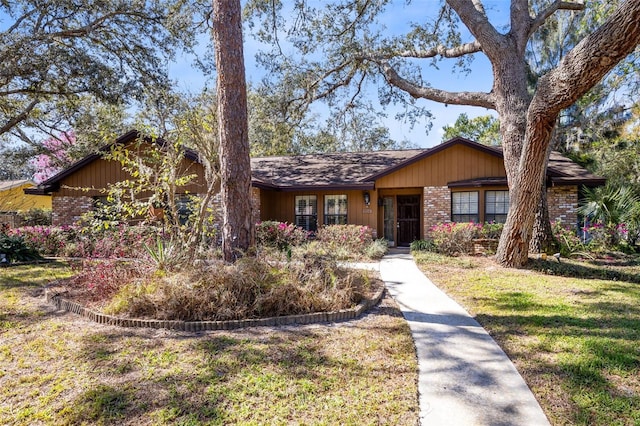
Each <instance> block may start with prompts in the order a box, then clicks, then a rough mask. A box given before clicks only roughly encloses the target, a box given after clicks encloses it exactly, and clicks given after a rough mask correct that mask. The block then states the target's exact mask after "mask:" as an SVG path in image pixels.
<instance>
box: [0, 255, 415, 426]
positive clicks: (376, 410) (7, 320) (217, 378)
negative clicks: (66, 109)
mask: <svg viewBox="0 0 640 426" xmlns="http://www.w3.org/2000/svg"><path fill="white" fill-rule="evenodd" d="M71 274H72V271H71V270H70V268H68V266H67V265H65V264H62V263H53V264H48V265H32V266H19V267H10V268H2V269H0V424H12V425H32V424H46V425H63V424H104V425H110V424H117V425H120V424H124V425H140V424H143V425H144V424H152V425H174V424H182V425H201V424H202V425H204V424H207V425H218V424H219V425H223V424H224V425H229V424H243V425H244V424H248V425H251V424H255V425H257V424H276V425H279V424H316V425H332V424H345V425H373V424H376V425H377V424H391V425H415V424H416V423H417V419H418V401H417V363H416V359H415V348H414V345H413V340H412V339H411V335H410V332H409V329H408V327H407V325H406V323H405V321H404V320H403V319H402V317H401V316H400V313H399V311H398V309H397V307H396V306H395V305H394V304H393V302H392V301H391V300H390V299H388V298H385V299H383V302H382V303H381V305H379V306H378V307H377V308H375V309H374V310H372V311H371V312H369V313H368V314H366V315H365V316H364V317H362V318H361V319H359V320H355V321H349V322H344V323H338V324H321V325H308V326H296V327H282V328H250V329H245V330H239V331H235V332H222V331H221V332H207V333H185V332H170V331H166V330H146V329H122V328H116V327H112V326H104V325H99V324H95V323H91V322H89V321H87V320H84V319H82V318H80V317H78V316H75V315H73V314H70V313H63V312H57V311H55V309H54V308H52V307H51V306H49V305H47V304H46V303H45V302H44V299H43V285H45V284H47V283H48V282H50V281H52V280H54V279H60V278H64V277H68V276H69V275H71Z"/></svg>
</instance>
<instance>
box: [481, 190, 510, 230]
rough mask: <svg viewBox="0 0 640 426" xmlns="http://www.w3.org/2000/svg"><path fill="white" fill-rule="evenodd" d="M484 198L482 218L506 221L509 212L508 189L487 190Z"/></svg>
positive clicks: (497, 221)
mask: <svg viewBox="0 0 640 426" xmlns="http://www.w3.org/2000/svg"><path fill="white" fill-rule="evenodd" d="M484 199H485V203H484V210H485V213H484V220H485V221H486V222H496V223H504V222H506V220H507V213H508V212H509V191H487V192H485V196H484Z"/></svg>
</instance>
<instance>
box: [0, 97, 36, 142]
mask: <svg viewBox="0 0 640 426" xmlns="http://www.w3.org/2000/svg"><path fill="white" fill-rule="evenodd" d="M39 102H40V101H39V100H38V99H35V100H33V101H31V103H30V104H29V105H27V107H26V108H25V109H24V110H23V111H22V112H21V113H20V114H18V115H16V116H14V117H13V118H12V119H10V120H9V121H7V122H6V123H5V124H4V126H2V127H0V135H4V134H5V133H7V132H8V131H9V130H11V129H12V128H13V127H14V126H15V125H16V124H18V123H20V122H21V121H24V120H26V119H27V117H28V116H29V114H30V113H31V111H33V109H34V108H35V107H36V105H38V103H39Z"/></svg>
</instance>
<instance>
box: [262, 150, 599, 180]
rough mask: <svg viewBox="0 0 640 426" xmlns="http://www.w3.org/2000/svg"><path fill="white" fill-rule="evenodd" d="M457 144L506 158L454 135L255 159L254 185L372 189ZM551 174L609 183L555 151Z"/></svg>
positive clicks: (500, 152) (555, 176)
mask: <svg viewBox="0 0 640 426" xmlns="http://www.w3.org/2000/svg"><path fill="white" fill-rule="evenodd" d="M455 144H463V145H466V146H469V147H471V148H474V149H477V150H478V151H481V152H484V153H486V154H489V155H495V156H499V157H502V148H501V147H488V146H486V145H481V144H479V143H476V142H473V141H470V140H467V139H464V138H454V139H452V140H450V141H447V142H445V143H442V144H440V145H437V146H435V147H433V148H426V149H408V150H398V151H374V152H342V153H327V154H313V155H300V156H291V157H261V158H252V159H251V169H252V170H251V173H252V176H253V183H254V185H255V186H257V187H261V188H264V189H279V190H282V191H293V190H304V189H331V188H338V187H339V188H343V189H358V188H369V189H371V188H373V185H374V182H375V180H377V179H379V178H381V177H382V176H385V175H387V174H389V173H392V172H394V171H396V170H399V169H401V168H403V167H406V166H407V165H409V164H412V163H414V162H416V161H419V160H420V159H422V158H426V157H428V156H431V155H433V154H435V153H437V152H440V151H442V150H444V149H447V148H448V147H450V146H452V145H455ZM547 176H548V178H549V179H551V183H553V184H560V185H562V184H565V185H567V184H568V185H587V186H594V185H602V184H604V182H605V179H604V178H602V177H600V176H596V175H594V174H592V173H590V172H589V171H588V170H586V169H585V168H583V167H581V166H580V165H578V164H577V163H574V162H573V161H571V160H570V159H568V158H566V157H563V156H562V155H560V154H559V153H557V152H553V153H552V154H551V157H550V159H549V165H548V170H547ZM487 179H497V180H496V181H495V182H493V183H494V184H498V180H499V182H500V184H505V185H506V180H505V178H504V177H500V178H494V177H489V176H487ZM458 183H459V184H462V183H463V182H458ZM483 184H487V183H486V182H484V183H483Z"/></svg>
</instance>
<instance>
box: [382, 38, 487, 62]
mask: <svg viewBox="0 0 640 426" xmlns="http://www.w3.org/2000/svg"><path fill="white" fill-rule="evenodd" d="M478 52H482V46H481V45H480V43H478V42H477V41H473V42H471V43H465V44H461V45H459V46H455V47H449V48H447V47H446V46H442V45H439V46H435V47H433V48H431V49H428V50H404V51H402V52H396V53H394V54H389V55H380V56H378V58H379V59H391V58H393V57H401V58H417V59H427V58H434V57H436V56H438V55H440V56H442V57H443V58H459V57H460V56H464V55H469V54H472V53H478Z"/></svg>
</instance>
